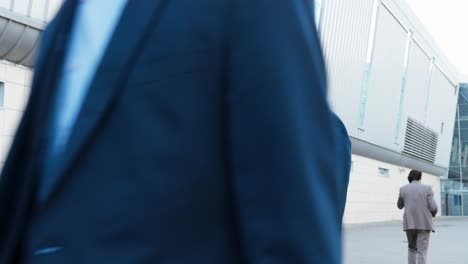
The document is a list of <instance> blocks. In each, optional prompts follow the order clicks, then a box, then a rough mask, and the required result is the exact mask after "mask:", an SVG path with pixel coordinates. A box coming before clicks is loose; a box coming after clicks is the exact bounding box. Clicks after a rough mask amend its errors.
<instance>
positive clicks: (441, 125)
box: [440, 122, 445, 135]
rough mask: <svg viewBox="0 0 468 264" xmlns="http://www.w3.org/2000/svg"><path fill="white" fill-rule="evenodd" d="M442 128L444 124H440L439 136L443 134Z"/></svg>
mask: <svg viewBox="0 0 468 264" xmlns="http://www.w3.org/2000/svg"><path fill="white" fill-rule="evenodd" d="M444 126H445V123H444V122H442V124H440V134H441V135H443V134H444Z"/></svg>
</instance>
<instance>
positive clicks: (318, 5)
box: [314, 0, 324, 31]
mask: <svg viewBox="0 0 468 264" xmlns="http://www.w3.org/2000/svg"><path fill="white" fill-rule="evenodd" d="M323 2H324V0H315V1H314V4H315V7H314V10H315V14H314V15H315V26H316V27H317V30H318V31H319V30H320V24H321V22H322V13H323V12H322V11H323V5H324V3H323Z"/></svg>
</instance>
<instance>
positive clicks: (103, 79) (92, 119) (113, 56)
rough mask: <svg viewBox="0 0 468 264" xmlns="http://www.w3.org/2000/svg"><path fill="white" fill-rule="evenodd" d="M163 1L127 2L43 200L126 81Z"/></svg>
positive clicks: (75, 156)
mask: <svg viewBox="0 0 468 264" xmlns="http://www.w3.org/2000/svg"><path fill="white" fill-rule="evenodd" d="M166 1H167V0H151V1H132V0H129V1H128V3H127V6H126V7H125V10H124V12H123V14H122V16H121V19H120V22H119V23H118V25H117V28H116V30H115V32H114V35H113V36H112V38H111V41H110V42H109V45H108V48H107V50H106V52H105V54H104V56H103V59H102V61H101V63H100V65H99V67H98V70H97V71H96V74H95V77H94V80H93V81H92V83H91V86H90V87H89V92H88V94H87V95H86V99H85V101H84V103H83V106H82V110H81V112H80V114H79V116H78V119H77V121H76V123H75V125H74V129H73V131H72V133H71V136H70V139H69V143H68V146H67V148H66V152H65V155H64V156H63V160H62V161H61V162H58V168H57V170H56V175H55V177H54V179H53V183H52V184H51V185H50V188H49V190H45V192H44V193H45V197H41V200H42V201H45V200H47V199H48V198H49V197H50V195H51V193H52V192H53V191H54V190H55V189H56V188H57V186H58V185H59V183H60V182H61V180H62V178H63V177H64V175H65V174H66V173H67V170H69V169H70V168H72V165H73V163H74V162H75V161H76V160H77V158H78V156H79V154H80V152H81V151H82V149H83V147H84V146H85V145H86V143H87V142H88V140H89V139H90V138H91V137H92V135H93V133H94V132H95V131H96V128H97V127H98V125H99V122H100V121H101V120H102V119H103V118H104V116H105V115H106V114H107V113H109V110H110V106H111V103H112V101H113V100H114V99H115V98H116V95H117V94H118V92H119V90H120V89H119V88H121V86H122V84H124V83H125V81H126V78H127V77H128V72H129V71H130V69H131V66H132V64H133V63H134V59H135V58H136V56H137V55H138V53H139V52H140V51H141V49H142V48H143V45H144V44H145V40H146V37H147V35H148V31H149V30H150V29H152V28H154V27H155V26H156V24H157V19H158V18H159V16H160V12H161V11H162V9H163V8H162V7H163V6H164V5H163V3H165V2H166Z"/></svg>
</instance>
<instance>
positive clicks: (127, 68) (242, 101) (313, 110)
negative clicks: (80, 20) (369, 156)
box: [0, 0, 349, 264]
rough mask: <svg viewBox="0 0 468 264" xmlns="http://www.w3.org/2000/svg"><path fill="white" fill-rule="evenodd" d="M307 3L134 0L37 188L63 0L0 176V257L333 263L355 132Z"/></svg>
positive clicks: (67, 16) (61, 43)
mask: <svg viewBox="0 0 468 264" xmlns="http://www.w3.org/2000/svg"><path fill="white" fill-rule="evenodd" d="M311 2H312V1H303V0H288V1H284V0H197V1H194V0H177V1H174V0H152V1H128V6H127V7H126V9H125V11H124V14H123V17H122V19H121V21H120V23H119V25H118V27H117V30H116V32H115V34H114V35H113V37H112V40H111V44H110V46H109V47H108V49H107V51H106V54H105V55H104V58H103V60H102V62H101V64H100V66H99V68H98V70H97V73H96V76H95V78H94V80H93V82H92V84H91V87H90V92H89V95H88V96H87V98H86V100H85V103H84V106H83V110H82V111H81V113H80V115H79V118H78V120H77V123H76V127H75V129H74V130H73V132H72V136H71V139H70V143H69V145H68V146H67V151H66V154H65V155H64V156H63V157H62V159H60V160H57V162H56V168H55V170H54V171H56V173H55V174H53V175H46V176H47V177H54V178H53V184H51V186H49V187H47V188H46V189H41V190H37V188H35V186H37V184H36V182H37V179H38V178H39V177H40V174H39V172H40V171H41V170H40V164H41V157H42V154H41V153H42V151H43V148H44V144H43V142H44V141H43V138H44V133H45V132H44V131H45V130H46V127H47V125H46V124H47V122H48V117H49V116H50V107H49V106H50V105H51V103H50V102H51V100H53V98H54V91H55V87H56V82H57V79H58V76H60V71H59V70H60V68H61V65H62V63H63V55H64V53H65V50H66V47H67V41H68V35H69V33H70V28H71V21H72V18H73V15H74V10H75V5H76V0H71V1H67V2H66V3H65V5H64V6H63V7H62V9H61V10H60V12H59V14H58V15H57V17H56V18H55V20H54V21H53V22H51V24H50V25H49V27H48V29H47V30H46V32H45V33H44V35H43V40H42V45H41V49H40V52H39V56H38V58H37V64H36V67H35V76H34V80H33V87H32V95H31V100H30V101H29V103H28V105H27V108H26V112H25V114H24V117H23V120H22V122H21V124H20V127H19V129H18V132H17V135H16V137H15V140H14V143H13V146H12V150H11V153H10V155H9V157H8V160H7V162H6V165H5V168H4V171H3V176H2V179H1V182H0V215H1V217H0V263H1V264H10V263H17V262H18V259H19V258H23V261H25V262H26V263H49V264H55V263H57V264H58V263H173V264H175V263H177V264H178V263H180V264H187V263H203V264H210V263H213V264H220V263H223V264H229V263H233V264H234V263H255V264H257V263H258V264H260V263H262V264H263V263H275V264H280V263H282V264H283V263H284V264H286V263H288V264H290V263H294V264H302V263H304V264H305V263H308V264H310V263H321V264H322V263H330V264H337V263H339V262H340V253H341V247H340V244H341V237H340V230H341V218H342V214H343V209H344V203H345V197H346V195H345V193H346V187H347V182H348V173H349V139H348V138H347V135H346V130H345V129H344V127H341V122H340V121H339V119H338V118H336V117H335V116H333V115H332V113H331V111H330V109H329V106H328V104H327V100H326V78H325V70H324V63H323V60H322V54H321V49H320V43H319V40H318V37H317V33H316V30H315V26H314V22H313V21H314V19H313V17H312V16H313V12H311V10H312V7H311V6H310V5H311ZM103 15H105V10H103ZM83 45H86V43H83ZM38 193H41V194H43V195H38ZM47 249H51V250H47ZM52 249H53V250H52ZM39 253H41V254H39Z"/></svg>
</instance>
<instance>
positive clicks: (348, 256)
mask: <svg viewBox="0 0 468 264" xmlns="http://www.w3.org/2000/svg"><path fill="white" fill-rule="evenodd" d="M435 226H436V232H435V233H431V240H430V243H429V254H428V263H430V264H468V218H448V217H439V218H436V220H435ZM343 231H344V244H343V247H344V262H343V263H344V264H400V263H401V264H405V263H407V248H408V243H407V240H406V235H405V233H404V232H403V231H402V223H401V222H390V223H381V224H368V225H348V226H345V227H344V230H343Z"/></svg>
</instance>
